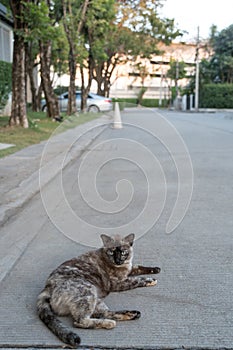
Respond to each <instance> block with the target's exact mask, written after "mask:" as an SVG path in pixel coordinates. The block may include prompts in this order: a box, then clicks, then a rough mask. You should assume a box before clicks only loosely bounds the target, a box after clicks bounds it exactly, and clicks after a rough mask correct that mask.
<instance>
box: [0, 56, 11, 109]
mask: <svg viewBox="0 0 233 350" xmlns="http://www.w3.org/2000/svg"><path fill="white" fill-rule="evenodd" d="M11 88H12V64H11V63H9V62H3V61H0V108H1V107H4V106H5V105H6V103H7V100H8V96H9V93H10V92H11Z"/></svg>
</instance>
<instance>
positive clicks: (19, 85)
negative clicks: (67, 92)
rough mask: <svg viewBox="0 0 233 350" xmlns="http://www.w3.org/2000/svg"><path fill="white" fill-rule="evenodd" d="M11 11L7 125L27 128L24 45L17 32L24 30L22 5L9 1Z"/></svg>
mask: <svg viewBox="0 0 233 350" xmlns="http://www.w3.org/2000/svg"><path fill="white" fill-rule="evenodd" d="M10 4H11V10H12V13H13V17H14V31H15V32H14V50H13V69H12V106H11V116H10V120H9V125H10V126H14V125H21V126H22V127H24V128H28V119H27V112H26V81H25V43H24V38H23V35H22V34H21V35H20V34H19V33H18V31H19V30H21V31H22V30H23V29H24V23H23V20H22V18H21V14H22V10H23V5H22V2H21V1H11V2H10Z"/></svg>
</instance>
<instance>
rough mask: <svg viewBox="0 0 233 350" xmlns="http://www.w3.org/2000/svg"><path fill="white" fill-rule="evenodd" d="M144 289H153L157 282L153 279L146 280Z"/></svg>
mask: <svg viewBox="0 0 233 350" xmlns="http://www.w3.org/2000/svg"><path fill="white" fill-rule="evenodd" d="M145 282H146V287H153V286H155V285H156V284H157V280H156V279H154V278H146V280H145Z"/></svg>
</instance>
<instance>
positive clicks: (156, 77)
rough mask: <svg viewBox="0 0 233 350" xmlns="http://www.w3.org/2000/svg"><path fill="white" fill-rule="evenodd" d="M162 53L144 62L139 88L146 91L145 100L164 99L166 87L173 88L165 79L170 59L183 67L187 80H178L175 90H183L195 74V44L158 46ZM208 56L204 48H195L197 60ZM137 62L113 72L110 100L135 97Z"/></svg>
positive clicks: (139, 77) (138, 81)
mask: <svg viewBox="0 0 233 350" xmlns="http://www.w3.org/2000/svg"><path fill="white" fill-rule="evenodd" d="M158 48H159V50H160V51H161V52H162V53H161V54H159V55H155V56H154V57H153V58H152V59H151V60H148V59H144V60H143V63H142V64H143V65H144V74H143V80H144V81H143V85H144V86H145V87H146V88H147V91H146V93H145V95H144V97H145V98H167V96H168V94H169V91H170V87H171V86H172V85H173V84H174V82H172V81H171V80H170V79H169V78H168V77H167V71H168V70H169V68H170V61H171V59H173V60H175V61H178V62H181V61H184V62H185V64H186V71H187V77H186V78H185V79H182V80H179V86H185V85H187V83H188V80H189V78H190V77H191V76H193V75H194V74H195V62H196V54H197V45H196V44H184V43H172V44H171V45H169V46H166V45H165V44H162V43H161V44H160V45H159V47H158ZM208 56H209V52H208V51H207V50H206V48H205V45H202V46H201V47H200V48H199V58H200V59H201V58H207V57H208ZM138 63H139V62H132V61H129V62H127V63H126V64H123V65H119V66H118V67H117V68H116V71H115V72H114V75H113V77H112V81H113V82H114V83H113V84H112V86H111V97H136V96H137V93H138V91H139V90H140V88H141V86H142V77H141V76H140V74H139V72H138V69H137V64H138Z"/></svg>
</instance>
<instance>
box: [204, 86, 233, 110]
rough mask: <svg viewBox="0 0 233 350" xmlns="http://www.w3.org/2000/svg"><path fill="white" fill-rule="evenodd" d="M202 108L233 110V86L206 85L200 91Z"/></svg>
mask: <svg viewBox="0 0 233 350" xmlns="http://www.w3.org/2000/svg"><path fill="white" fill-rule="evenodd" d="M199 100H200V105H199V106H200V108H233V84H206V85H203V87H202V88H201V90H200V98H199Z"/></svg>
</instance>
